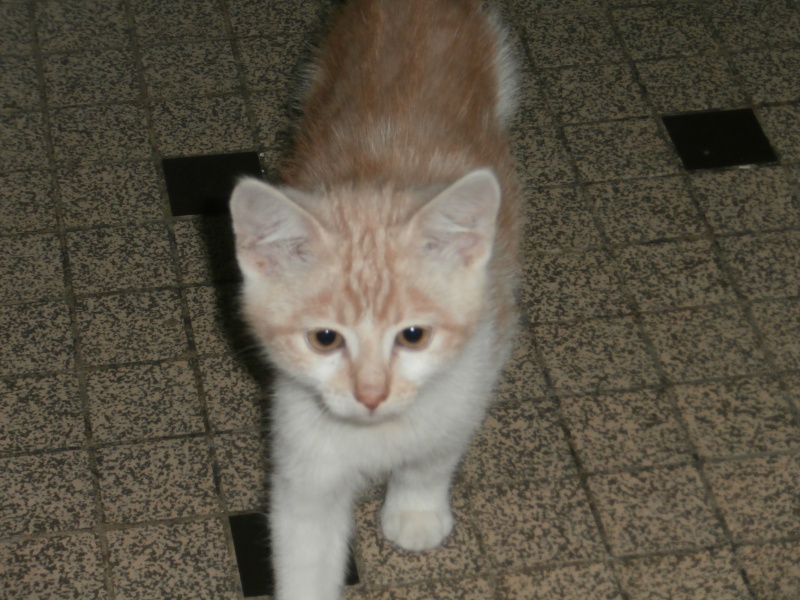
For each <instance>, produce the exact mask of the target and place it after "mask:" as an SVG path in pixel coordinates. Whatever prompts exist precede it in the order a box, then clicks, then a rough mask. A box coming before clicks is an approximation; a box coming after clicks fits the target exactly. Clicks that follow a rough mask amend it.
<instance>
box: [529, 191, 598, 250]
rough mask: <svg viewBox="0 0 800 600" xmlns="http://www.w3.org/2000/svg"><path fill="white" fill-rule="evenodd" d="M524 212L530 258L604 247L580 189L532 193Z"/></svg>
mask: <svg viewBox="0 0 800 600" xmlns="http://www.w3.org/2000/svg"><path fill="white" fill-rule="evenodd" d="M522 212H523V215H524V221H523V223H524V229H523V237H522V249H523V252H524V253H527V255H528V256H530V255H531V254H532V253H534V252H539V251H541V252H550V251H555V250H575V249H579V248H588V247H592V246H599V245H600V244H601V243H602V240H601V238H600V232H599V231H598V230H597V227H596V226H595V224H594V220H593V219H592V213H591V211H590V210H589V206H588V204H587V203H586V201H585V200H584V198H583V196H582V194H581V193H580V191H578V190H577V189H576V188H573V187H563V188H550V189H542V190H531V192H530V193H529V194H527V195H526V196H525V202H524V204H523V206H522Z"/></svg>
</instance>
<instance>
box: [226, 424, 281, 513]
mask: <svg viewBox="0 0 800 600" xmlns="http://www.w3.org/2000/svg"><path fill="white" fill-rule="evenodd" d="M266 443H267V442H266V440H265V434H264V433H262V432H260V431H246V432H243V433H226V434H223V435H218V436H216V437H215V438H214V446H215V448H216V456H217V461H218V463H219V473H220V479H221V487H222V492H223V493H224V494H225V501H226V505H227V508H228V510H229V511H251V510H258V509H263V507H264V506H265V504H266V499H267V495H268V491H267V457H266V452H267V448H266Z"/></svg>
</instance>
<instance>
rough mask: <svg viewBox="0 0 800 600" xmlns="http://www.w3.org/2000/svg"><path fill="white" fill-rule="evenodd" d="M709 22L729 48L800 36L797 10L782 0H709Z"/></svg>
mask: <svg viewBox="0 0 800 600" xmlns="http://www.w3.org/2000/svg"><path fill="white" fill-rule="evenodd" d="M705 4H706V6H707V9H706V10H707V11H708V15H709V17H710V20H711V23H712V24H713V26H714V28H715V29H716V30H717V32H718V33H719V35H720V36H721V37H722V39H723V40H724V42H725V44H727V45H728V46H729V47H730V48H750V47H755V46H766V45H770V44H794V43H796V42H797V39H798V38H800V14H798V11H797V10H796V9H795V8H794V7H793V6H792V5H790V4H788V3H786V2H783V1H782V0H711V1H709V2H706V3H705Z"/></svg>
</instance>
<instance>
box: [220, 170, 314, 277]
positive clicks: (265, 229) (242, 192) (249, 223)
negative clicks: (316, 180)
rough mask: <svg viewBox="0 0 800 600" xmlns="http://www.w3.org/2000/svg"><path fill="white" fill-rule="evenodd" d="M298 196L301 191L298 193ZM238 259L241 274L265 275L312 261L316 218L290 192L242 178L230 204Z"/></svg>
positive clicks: (258, 181) (256, 180) (255, 180)
mask: <svg viewBox="0 0 800 600" xmlns="http://www.w3.org/2000/svg"><path fill="white" fill-rule="evenodd" d="M296 193H298V194H299V192H296ZM230 210H231V216H232V218H233V232H234V234H235V236H236V258H237V260H238V261H239V266H240V267H241V269H242V271H243V272H244V273H245V274H247V273H253V272H255V273H259V274H261V275H266V274H269V273H273V272H274V271H276V270H279V269H282V268H285V267H289V266H291V265H295V264H298V263H308V262H310V261H311V260H312V259H313V256H312V254H311V249H310V241H311V239H312V237H314V236H316V235H319V233H320V228H319V225H318V223H317V222H316V219H314V217H312V216H311V215H310V214H309V213H308V212H307V211H306V210H305V209H303V208H302V207H301V206H300V205H299V204H297V203H296V202H294V201H293V200H292V199H291V198H289V196H288V195H287V193H286V192H285V191H283V190H280V189H278V188H276V187H274V186H271V185H269V184H268V183H264V182H263V181H260V180H258V179H251V178H247V179H242V180H241V181H240V182H239V183H238V184H237V185H236V187H235V188H234V190H233V194H232V195H231V202H230Z"/></svg>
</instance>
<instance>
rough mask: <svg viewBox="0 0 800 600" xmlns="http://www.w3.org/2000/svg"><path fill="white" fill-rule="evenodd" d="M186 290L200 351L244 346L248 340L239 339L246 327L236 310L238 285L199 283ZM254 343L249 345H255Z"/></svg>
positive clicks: (217, 350)
mask: <svg viewBox="0 0 800 600" xmlns="http://www.w3.org/2000/svg"><path fill="white" fill-rule="evenodd" d="M185 293H186V303H187V304H188V306H189V316H190V318H191V323H192V334H193V337H194V343H195V345H196V347H197V352H198V353H199V354H202V355H205V354H228V353H230V352H231V350H234V351H236V350H240V349H243V347H244V346H245V344H242V343H238V344H237V343H236V341H235V340H236V339H239V337H240V336H241V333H240V332H242V330H243V328H244V325H243V324H242V323H241V322H240V321H239V319H238V313H237V312H236V311H237V310H238V306H239V305H238V288H237V287H235V286H231V285H227V286H222V285H218V286H216V287H209V286H198V287H191V288H187V289H186V292H185ZM252 343H253V342H250V343H248V344H246V345H247V346H251V347H252ZM253 349H254V350H255V349H256V347H253Z"/></svg>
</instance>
